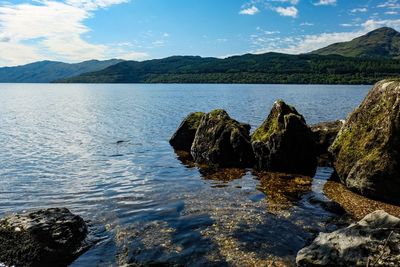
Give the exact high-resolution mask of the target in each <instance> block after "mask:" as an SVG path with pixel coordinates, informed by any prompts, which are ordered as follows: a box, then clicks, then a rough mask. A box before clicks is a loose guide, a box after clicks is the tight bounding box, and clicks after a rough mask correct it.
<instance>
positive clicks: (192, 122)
mask: <svg viewBox="0 0 400 267" xmlns="http://www.w3.org/2000/svg"><path fill="white" fill-rule="evenodd" d="M204 114H205V113H203V112H193V113H190V114H189V115H188V116H187V117H186V118H185V119H184V120H183V121H182V123H181V124H180V125H179V127H178V129H177V130H176V132H175V133H174V134H173V135H172V137H171V139H170V140H169V143H170V144H171V146H173V147H174V148H175V149H176V150H183V151H190V148H191V147H192V143H193V140H194V136H195V135H196V131H197V128H198V127H199V124H200V120H201V118H202V117H203V115H204Z"/></svg>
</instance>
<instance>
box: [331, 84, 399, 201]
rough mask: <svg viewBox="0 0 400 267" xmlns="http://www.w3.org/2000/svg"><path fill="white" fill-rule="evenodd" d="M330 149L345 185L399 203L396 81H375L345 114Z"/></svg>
mask: <svg viewBox="0 0 400 267" xmlns="http://www.w3.org/2000/svg"><path fill="white" fill-rule="evenodd" d="M330 151H331V152H332V153H333V155H334V158H335V160H334V166H335V168H336V171H337V174H338V176H339V178H340V180H341V181H342V183H343V184H345V185H346V186H347V187H348V188H350V189H351V190H354V191H356V192H358V193H360V194H362V195H365V196H369V197H373V198H378V199H382V200H385V201H389V202H395V203H400V81H398V80H397V81H395V80H384V81H381V82H379V83H377V84H376V85H375V86H374V88H373V89H372V90H371V91H370V92H369V94H368V95H367V97H366V98H365V99H364V101H363V102H362V103H361V105H360V106H359V107H358V108H357V109H356V110H354V111H353V112H352V113H351V114H350V115H349V117H348V119H347V121H346V123H345V124H344V126H343V127H342V129H341V130H340V132H339V134H338V136H337V137H336V139H335V141H334V143H333V144H332V146H331V147H330Z"/></svg>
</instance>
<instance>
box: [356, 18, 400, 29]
mask: <svg viewBox="0 0 400 267" xmlns="http://www.w3.org/2000/svg"><path fill="white" fill-rule="evenodd" d="M362 25H363V27H364V28H365V30H367V31H372V30H375V29H377V28H380V27H391V28H395V29H396V30H399V29H400V19H393V20H390V19H388V20H373V19H369V20H367V21H366V22H364V23H363V24H362Z"/></svg>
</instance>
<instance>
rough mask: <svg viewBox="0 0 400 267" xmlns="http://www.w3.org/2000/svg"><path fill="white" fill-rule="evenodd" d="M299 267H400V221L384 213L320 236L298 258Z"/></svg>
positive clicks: (375, 214) (369, 216) (374, 214)
mask: <svg viewBox="0 0 400 267" xmlns="http://www.w3.org/2000/svg"><path fill="white" fill-rule="evenodd" d="M296 263H297V265H298V266H399V263H400V219H399V218H397V217H394V216H392V215H390V214H388V213H386V212H385V211H383V210H378V211H375V212H372V213H370V214H368V215H367V216H365V217H364V219H362V220H361V221H359V222H357V223H354V224H352V225H350V226H348V227H346V228H343V229H339V230H337V231H334V232H332V233H320V234H319V235H318V237H317V238H316V239H315V240H314V241H313V242H312V244H311V245H310V246H308V247H305V248H303V249H302V250H300V251H299V252H298V254H297V257H296Z"/></svg>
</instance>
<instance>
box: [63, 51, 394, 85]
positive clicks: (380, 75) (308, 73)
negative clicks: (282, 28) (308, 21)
mask: <svg viewBox="0 0 400 267" xmlns="http://www.w3.org/2000/svg"><path fill="white" fill-rule="evenodd" d="M392 77H400V64H399V60H395V59H377V58H350V57H342V56H338V55H329V56H321V55H312V54H305V55H287V54H279V53H266V54H261V55H253V54H246V55H243V56H234V57H229V58H225V59H218V58H201V57H193V56H176V57H169V58H165V59H157V60H148V61H143V62H136V61H125V62H121V63H118V64H116V65H113V66H110V67H108V68H106V69H104V70H101V71H97V72H91V73H84V74H81V75H79V76H77V77H73V78H69V79H62V80H58V82H68V83H75V82H79V83H314V84H315V83H319V84H372V83H375V82H376V81H378V80H381V79H384V78H392Z"/></svg>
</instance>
